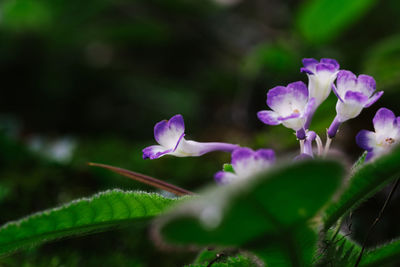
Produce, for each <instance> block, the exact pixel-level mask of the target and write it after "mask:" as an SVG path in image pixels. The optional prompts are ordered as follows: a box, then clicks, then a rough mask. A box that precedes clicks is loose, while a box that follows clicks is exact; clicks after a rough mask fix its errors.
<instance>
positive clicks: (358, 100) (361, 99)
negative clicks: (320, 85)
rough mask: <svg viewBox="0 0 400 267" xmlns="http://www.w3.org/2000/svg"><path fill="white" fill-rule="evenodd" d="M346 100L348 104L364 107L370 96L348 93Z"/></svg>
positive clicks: (354, 92) (353, 92)
mask: <svg viewBox="0 0 400 267" xmlns="http://www.w3.org/2000/svg"><path fill="white" fill-rule="evenodd" d="M344 100H345V102H346V103H349V104H351V103H354V104H359V105H364V104H365V103H366V102H367V101H368V96H366V95H364V94H363V93H360V92H356V91H347V92H346V94H345V96H344Z"/></svg>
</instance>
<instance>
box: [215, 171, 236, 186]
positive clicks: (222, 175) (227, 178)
mask: <svg viewBox="0 0 400 267" xmlns="http://www.w3.org/2000/svg"><path fill="white" fill-rule="evenodd" d="M237 178H238V177H237V175H236V174H234V173H231V172H224V171H219V172H217V173H216V174H215V175H214V179H215V181H216V182H217V183H218V184H221V185H224V184H229V183H230V182H232V181H234V180H235V179H237Z"/></svg>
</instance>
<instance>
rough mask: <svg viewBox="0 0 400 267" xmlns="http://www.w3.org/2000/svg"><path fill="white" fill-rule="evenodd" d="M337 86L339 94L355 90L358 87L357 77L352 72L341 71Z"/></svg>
mask: <svg viewBox="0 0 400 267" xmlns="http://www.w3.org/2000/svg"><path fill="white" fill-rule="evenodd" d="M336 84H337V89H338V92H339V93H344V92H346V91H348V90H354V88H355V86H356V85H357V76H356V75H355V74H354V73H352V72H351V71H348V70H341V71H339V73H338V75H337V80H336ZM342 95H343V94H342Z"/></svg>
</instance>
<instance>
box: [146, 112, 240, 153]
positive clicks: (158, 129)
mask: <svg viewBox="0 0 400 267" xmlns="http://www.w3.org/2000/svg"><path fill="white" fill-rule="evenodd" d="M184 136H185V123H184V121H183V117H182V115H179V114H178V115H175V116H173V117H172V118H171V119H170V120H169V121H167V120H163V121H160V122H158V123H157V124H156V125H155V126H154V138H155V139H156V141H157V143H158V144H159V145H154V146H149V147H146V148H145V149H143V158H144V159H148V158H149V159H156V158H159V157H162V156H164V155H173V156H176V157H193V156H201V155H203V154H205V153H208V152H211V151H217V150H220V151H226V152H231V151H233V150H234V149H235V148H238V147H239V146H238V145H233V144H227V143H200V142H195V141H190V140H185V138H184Z"/></svg>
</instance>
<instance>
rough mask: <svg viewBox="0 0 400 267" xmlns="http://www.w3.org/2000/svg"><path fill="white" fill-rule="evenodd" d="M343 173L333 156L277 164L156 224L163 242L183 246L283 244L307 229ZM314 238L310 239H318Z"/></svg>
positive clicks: (215, 190)
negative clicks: (328, 158)
mask: <svg viewBox="0 0 400 267" xmlns="http://www.w3.org/2000/svg"><path fill="white" fill-rule="evenodd" d="M342 175H343V168H342V166H341V165H340V164H339V163H337V162H333V161H320V160H315V161H304V162H297V163H292V164H289V165H287V166H281V167H277V168H274V169H272V170H271V171H269V172H267V173H265V174H263V175H259V176H257V177H253V178H251V179H247V180H245V181H240V182H237V183H233V184H231V185H228V186H223V187H222V186H221V187H218V188H213V189H211V190H209V191H208V192H205V193H204V194H203V195H202V196H201V197H199V198H196V199H193V200H191V201H188V202H186V203H183V204H182V205H180V206H178V207H177V208H176V209H174V210H173V211H171V212H170V213H169V214H167V215H165V216H164V217H162V218H160V220H159V221H158V224H157V227H158V228H159V229H158V230H159V233H160V234H161V235H162V237H163V239H164V240H165V241H167V242H170V243H174V244H180V245H186V244H196V245H225V246H234V247H235V246H237V247H244V248H251V250H253V251H255V250H257V248H258V247H265V245H266V244H269V245H272V244H274V243H275V244H277V243H279V244H281V243H282V239H281V238H282V237H284V238H285V240H297V238H296V236H297V235H298V234H299V235H300V234H302V233H303V232H299V233H297V232H296V231H297V230H293V229H295V228H297V227H300V228H303V225H304V224H305V223H306V222H307V221H308V220H309V219H310V218H312V217H313V216H315V214H316V213H317V212H318V211H319V210H321V208H322V207H323V205H324V204H325V203H326V202H327V201H328V200H330V198H331V196H332V195H333V193H334V192H335V191H336V189H337V188H338V187H339V185H340V183H341V177H342ZM308 232H309V231H308ZM308 232H307V233H308ZM307 236H308V237H309V236H310V235H309V234H307ZM312 237H313V235H311V238H309V239H310V240H314V239H313V238H312ZM310 247H312V246H310ZM272 249H273V250H275V249H276V247H273V248H272ZM278 250H279V251H280V250H281V249H280V247H279V248H278ZM279 253H281V252H279ZM264 254H265V253H264ZM267 254H268V253H267ZM281 258H282V257H281Z"/></svg>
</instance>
